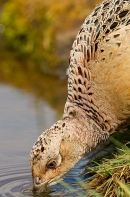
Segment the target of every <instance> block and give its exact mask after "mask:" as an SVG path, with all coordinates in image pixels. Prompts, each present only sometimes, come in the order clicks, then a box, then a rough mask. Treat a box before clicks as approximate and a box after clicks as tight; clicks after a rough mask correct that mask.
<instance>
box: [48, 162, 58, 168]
mask: <svg viewBox="0 0 130 197" xmlns="http://www.w3.org/2000/svg"><path fill="white" fill-rule="evenodd" d="M47 167H48V168H50V169H55V168H56V162H55V161H51V162H50V163H48V165H47Z"/></svg>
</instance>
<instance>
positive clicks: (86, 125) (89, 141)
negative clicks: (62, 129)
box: [64, 102, 112, 153]
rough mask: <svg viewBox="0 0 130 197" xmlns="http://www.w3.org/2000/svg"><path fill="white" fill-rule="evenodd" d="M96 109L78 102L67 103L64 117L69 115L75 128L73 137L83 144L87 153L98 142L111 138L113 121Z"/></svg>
mask: <svg viewBox="0 0 130 197" xmlns="http://www.w3.org/2000/svg"><path fill="white" fill-rule="evenodd" d="M102 114H103V113H99V112H98V111H96V108H93V107H92V105H91V107H90V108H88V109H87V110H85V108H84V109H83V108H82V107H81V105H78V104H76V103H73V104H72V103H69V102H67V103H66V106H65V111H64V118H65V117H69V118H70V119H71V124H72V125H73V128H74V129H71V135H72V137H73V138H75V137H76V138H77V140H78V141H80V142H79V143H80V144H82V146H83V149H84V150H85V153H88V152H89V151H91V150H92V149H94V148H95V147H96V146H97V145H98V144H100V143H102V142H104V141H106V140H107V139H108V138H109V135H110V131H111V130H112V123H111V121H110V120H109V119H108V118H107V117H106V116H105V114H103V115H102Z"/></svg>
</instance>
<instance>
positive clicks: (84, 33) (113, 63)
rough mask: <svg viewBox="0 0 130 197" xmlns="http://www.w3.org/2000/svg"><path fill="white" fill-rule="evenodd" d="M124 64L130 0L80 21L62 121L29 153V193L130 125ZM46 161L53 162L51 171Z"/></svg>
mask: <svg viewBox="0 0 130 197" xmlns="http://www.w3.org/2000/svg"><path fill="white" fill-rule="evenodd" d="M129 64H130V0H115V1H114V0H111V1H110V0H107V1H104V2H103V3H101V4H100V5H99V6H97V7H96V8H95V9H94V10H93V12H92V13H91V14H90V15H89V16H88V17H87V18H86V19H85V21H84V23H83V25H82V26H81V28H80V31H79V32H78V34H77V36H76V39H75V41H74V43H73V46H72V50H71V52H70V66H69V75H68V98H67V101H66V104H65V108H64V115H63V118H62V119H61V120H59V121H58V122H57V123H55V124H54V125H53V126H52V127H51V128H50V129H48V130H47V131H45V132H43V133H42V134H41V136H40V137H39V138H38V140H37V142H36V143H35V144H34V146H33V148H32V151H31V158H30V163H31V169H32V175H33V178H34V190H41V188H42V189H43V186H44V185H45V184H51V183H55V182H56V181H57V180H58V179H59V178H60V177H62V176H64V174H65V173H67V172H68V171H69V170H70V169H71V168H72V167H73V166H74V165H75V164H76V163H77V162H78V161H79V159H81V158H82V157H83V156H84V155H85V154H87V153H88V152H90V151H91V150H92V149H94V148H95V147H96V146H98V145H99V144H100V143H102V142H103V141H105V140H107V139H108V138H109V135H110V134H112V133H114V132H116V131H118V130H120V129H122V128H123V127H125V126H127V125H129V124H130V123H129V122H130V121H129V120H130V65H129ZM50 162H53V164H54V162H55V166H53V167H54V168H53V169H51V168H52V166H51V167H49V163H50ZM51 165H52V163H51Z"/></svg>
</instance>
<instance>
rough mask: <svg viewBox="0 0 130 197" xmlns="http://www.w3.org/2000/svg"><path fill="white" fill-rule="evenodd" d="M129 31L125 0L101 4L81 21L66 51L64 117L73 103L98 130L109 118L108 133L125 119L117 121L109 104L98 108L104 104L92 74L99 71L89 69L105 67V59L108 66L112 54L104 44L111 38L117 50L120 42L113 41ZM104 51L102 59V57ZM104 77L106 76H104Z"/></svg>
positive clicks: (128, 4)
mask: <svg viewBox="0 0 130 197" xmlns="http://www.w3.org/2000/svg"><path fill="white" fill-rule="evenodd" d="M129 28H130V1H129V0H116V1H114V0H111V1H104V2H103V3H101V4H100V5H99V6H97V7H96V8H95V9H94V10H93V12H92V13H91V14H90V15H89V16H88V17H87V18H86V19H85V21H84V23H83V25H82V26H81V28H80V31H79V32H78V34H77V37H76V39H75V41H74V43H73V46H72V50H71V52H70V65H69V74H68V98H67V102H66V105H65V109H64V114H66V113H68V109H69V106H71V105H72V104H73V105H74V106H78V107H79V108H81V109H82V110H83V111H85V113H86V116H87V117H91V118H92V119H93V121H95V122H96V123H98V125H99V126H100V127H102V128H103V127H104V126H105V127H106V125H107V122H108V123H109V121H110V119H113V120H115V121H111V129H110V128H109V130H111V131H110V132H113V131H114V130H115V129H117V127H118V125H119V123H120V124H123V119H125V118H123V117H121V118H118V117H117V116H116V113H115V112H113V111H112V109H111V110H110V109H109V108H110V103H109V106H106V108H105V107H104V109H103V108H102V107H101V104H103V103H102V102H106V103H107V101H105V100H103V101H101V100H102V98H101V97H102V95H100V96H98V94H100V93H97V91H96V86H98V84H96V85H95V82H94V74H95V73H96V72H99V71H98V70H100V68H98V69H97V70H96V71H95V72H94V71H93V70H94V69H95V68H92V67H97V64H98V66H99V67H100V62H101V61H102V62H103V64H104V65H105V64H106V62H105V60H106V59H108V62H107V64H109V55H110V53H112V52H111V51H113V50H109V53H107V50H108V47H107V45H108V44H109V43H110V39H114V41H113V42H115V44H116V45H117V46H118V47H120V42H118V40H117V43H116V38H118V37H120V36H121V35H120V33H121V32H120V30H122V29H123V30H124V31H125V33H126V34H127V33H128V35H129V34H130V32H129ZM125 33H124V34H125ZM109 36H110V38H109ZM119 40H120V39H119ZM127 40H128V38H127V39H126V42H127ZM113 44H114V43H113ZM103 45H104V46H103ZM111 45H112V43H111ZM108 46H109V45H108ZM105 50H106V56H105V58H106V59H105V58H104V56H103V55H104V54H105V53H104V52H105ZM121 50H122V48H121ZM124 50H125V49H124ZM118 60H119V59H118ZM118 60H117V61H118ZM101 64H102V63H101ZM107 66H108V65H107ZM102 72H103V71H102ZM129 73H130V72H129ZM101 74H102V73H101ZM105 74H106V73H104V75H105ZM98 78H100V73H99V74H98ZM108 82H109V81H108ZM101 83H102V82H101ZM129 85H130V84H129ZM94 86H95V87H94ZM97 89H98V88H97ZM106 89H107V88H106ZM101 91H102V90H101ZM96 93H97V94H96ZM108 94H109V92H108ZM97 97H98V100H97ZM108 100H109V98H108ZM106 105H107V104H106ZM101 108H102V109H101ZM113 110H114V109H113ZM115 110H116V109H115ZM117 110H118V109H117ZM110 111H111V112H110ZM107 113H108V114H107ZM104 122H105V124H104Z"/></svg>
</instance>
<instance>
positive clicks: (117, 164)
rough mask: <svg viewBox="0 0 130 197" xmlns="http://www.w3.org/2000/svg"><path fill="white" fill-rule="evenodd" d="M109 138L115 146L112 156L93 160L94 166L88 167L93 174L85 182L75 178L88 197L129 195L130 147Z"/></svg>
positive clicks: (66, 185)
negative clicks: (98, 160)
mask: <svg viewBox="0 0 130 197" xmlns="http://www.w3.org/2000/svg"><path fill="white" fill-rule="evenodd" d="M110 140H111V141H112V142H113V143H114V144H115V145H116V146H117V153H116V154H115V155H113V158H111V159H110V158H109V159H102V162H100V163H97V162H95V165H94V167H90V169H91V171H92V172H95V175H93V176H92V177H91V178H90V179H88V183H87V184H85V183H84V182H82V181H81V180H80V179H79V178H78V179H77V181H78V184H79V185H80V187H81V188H83V189H84V190H86V191H87V192H88V194H87V196H88V197H93V196H95V197H130V148H128V146H126V145H124V144H122V143H121V142H120V141H118V140H116V139H114V138H113V137H110ZM128 145H129V144H128ZM61 184H62V185H63V186H64V187H66V188H67V189H69V190H71V191H73V192H74V193H75V194H76V196H79V197H85V196H86V195H84V194H81V193H80V192H79V191H75V190H74V188H73V187H72V186H70V185H68V184H67V183H64V182H62V183H61Z"/></svg>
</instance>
